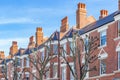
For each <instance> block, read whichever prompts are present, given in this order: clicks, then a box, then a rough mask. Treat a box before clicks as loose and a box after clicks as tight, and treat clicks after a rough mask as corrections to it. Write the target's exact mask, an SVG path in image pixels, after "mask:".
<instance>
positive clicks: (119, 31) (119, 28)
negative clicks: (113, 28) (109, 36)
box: [118, 21, 120, 37]
mask: <svg viewBox="0 0 120 80" xmlns="http://www.w3.org/2000/svg"><path fill="white" fill-rule="evenodd" d="M119 36H120V21H118V37H119Z"/></svg>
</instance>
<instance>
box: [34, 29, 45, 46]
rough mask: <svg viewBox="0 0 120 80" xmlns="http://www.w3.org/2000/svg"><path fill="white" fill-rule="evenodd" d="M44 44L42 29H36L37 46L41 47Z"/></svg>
mask: <svg viewBox="0 0 120 80" xmlns="http://www.w3.org/2000/svg"><path fill="white" fill-rule="evenodd" d="M42 43H43V31H42V27H38V28H37V29H36V46H39V45H40V44H42Z"/></svg>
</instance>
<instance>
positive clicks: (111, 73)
mask: <svg viewBox="0 0 120 80" xmlns="http://www.w3.org/2000/svg"><path fill="white" fill-rule="evenodd" d="M114 74H115V73H110V74H104V75H100V76H94V77H89V78H86V79H95V78H101V77H106V76H112V75H114Z"/></svg>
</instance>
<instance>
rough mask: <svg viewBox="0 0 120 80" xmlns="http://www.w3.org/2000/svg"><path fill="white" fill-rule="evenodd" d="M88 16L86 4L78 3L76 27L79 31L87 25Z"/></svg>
mask: <svg viewBox="0 0 120 80" xmlns="http://www.w3.org/2000/svg"><path fill="white" fill-rule="evenodd" d="M86 15H87V11H86V5H85V4H84V3H78V9H77V11H76V27H77V28H78V29H80V28H83V27H84V26H85V25H86V18H87V16H86Z"/></svg>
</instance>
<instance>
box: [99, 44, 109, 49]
mask: <svg viewBox="0 0 120 80" xmlns="http://www.w3.org/2000/svg"><path fill="white" fill-rule="evenodd" d="M106 46H107V45H106V44H105V45H102V46H100V47H98V49H101V48H104V47H106Z"/></svg>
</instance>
